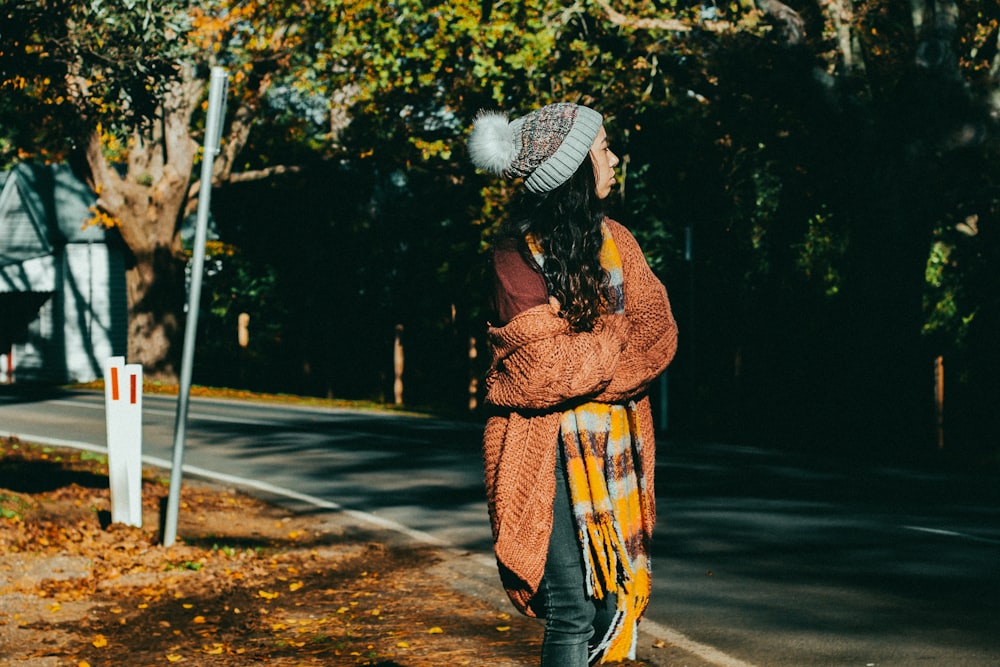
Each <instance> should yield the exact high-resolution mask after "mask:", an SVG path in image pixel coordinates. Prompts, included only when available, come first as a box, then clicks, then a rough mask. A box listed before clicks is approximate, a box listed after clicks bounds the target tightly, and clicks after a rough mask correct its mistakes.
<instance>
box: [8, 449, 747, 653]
mask: <svg viewBox="0 0 1000 667" xmlns="http://www.w3.org/2000/svg"><path fill="white" fill-rule="evenodd" d="M0 437H6V438H11V437H16V438H18V439H19V440H23V441H24V442H32V443H36V444H39V445H48V446H50V447H68V448H71V449H82V450H85V451H91V452H96V453H100V454H107V453H108V448H107V447H104V446H101V445H95V444H92V443H89V442H78V441H73V440H61V439H59V438H46V437H43V436H36V435H30V434H26V433H20V434H15V433H8V432H6V431H0ZM142 460H143V462H144V463H146V464H148V465H151V466H156V467H157V468H162V469H164V470H169V469H170V468H171V465H172V464H171V463H170V462H169V461H165V460H163V459H161V458H159V457H156V456H143V457H142ZM183 471H184V472H185V473H190V474H191V475H195V476H197V477H201V478H203V479H209V480H213V481H217V482H224V483H227V484H232V485H235V486H241V487H245V488H251V489H256V490H258V491H263V492H265V493H270V494H274V495H277V496H283V497H285V498H289V499H293V500H298V501H300V502H304V503H307V504H309V505H313V506H314V507H318V508H320V509H326V510H331V511H337V512H343V513H344V514H346V515H348V516H350V517H352V518H354V519H356V520H358V521H361V522H364V523H368V524H370V525H373V526H378V527H380V528H384V529H386V530H391V531H394V532H397V533H400V534H402V535H406V536H407V537H409V538H411V539H413V540H416V541H418V542H422V543H424V544H428V545H431V546H435V547H441V548H445V549H452V548H453V547H452V546H451V545H450V544H448V543H447V542H445V541H444V540H441V539H440V538H437V537H434V536H433V535H431V534H430V533H425V532H424V531H421V530H413V529H412V528H408V527H406V526H404V525H403V524H401V523H397V522H396V521H390V520H388V519H384V518H382V517H378V516H375V515H374V514H369V513H368V512H362V511H359V510H351V509H347V508H345V507H344V506H343V505H340V504H338V503H335V502H332V501H330V500H324V499H323V498H318V497H316V496H311V495H308V494H305V493H299V492H298V491H292V490H291V489H285V488H282V487H280V486H275V485H273V484H268V483H267V482H260V481H257V480H251V479H244V478H242V477H236V476H234V475H226V474H224V473H217V472H213V471H211V470H206V469H204V468H199V467H197V466H190V465H184V467H183ZM476 560H477V562H478V563H479V564H480V565H482V566H485V567H493V566H494V564H495V563H494V562H493V560H492V559H490V558H486V557H482V558H477V559H476ZM640 628H641V631H642V632H643V633H645V634H648V635H650V636H651V637H654V638H656V639H659V640H661V641H663V642H664V643H666V644H670V645H672V646H676V647H678V648H680V649H681V650H683V651H687V652H688V653H692V654H694V655H696V656H698V657H699V658H701V659H702V660H704V661H705V662H707V663H709V664H711V665H714V666H715V667H755V666H754V665H753V663H749V662H745V661H743V660H739V659H738V658H734V657H732V656H729V655H727V654H725V653H723V652H722V651H719V650H718V649H716V648H713V647H711V646H708V645H706V644H702V643H700V642H697V641H695V640H693V639H690V638H689V637H687V636H685V635H683V634H681V633H680V632H677V631H676V630H672V629H670V628H668V627H666V626H663V625H660V624H659V623H656V622H655V621H651V620H648V619H645V620H643V621H642V624H641V626H640Z"/></svg>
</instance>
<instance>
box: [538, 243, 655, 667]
mask: <svg viewBox="0 0 1000 667" xmlns="http://www.w3.org/2000/svg"><path fill="white" fill-rule="evenodd" d="M601 231H602V233H603V244H602V246H601V266H602V267H603V268H604V270H605V272H606V273H607V275H608V282H607V284H606V286H605V309H606V310H607V312H613V313H621V312H623V311H624V308H625V299H624V288H623V284H622V265H621V258H620V257H619V255H618V248H617V247H616V246H615V242H614V240H613V239H612V238H611V233H610V231H609V230H608V228H607V226H606V225H602V226H601ZM528 246H529V248H530V249H531V251H532V254H533V255H534V258H535V260H536V261H537V262H538V263H539V265H542V263H543V262H544V254H543V253H542V251H541V248H540V247H539V245H538V244H537V242H535V240H534V239H532V238H530V237H529V238H528ZM560 434H561V435H560V437H561V440H562V446H563V453H564V456H565V460H566V475H567V478H568V482H569V492H570V500H571V502H572V504H573V516H574V519H575V521H576V526H577V535H578V536H579V538H580V546H581V549H582V551H583V562H584V568H585V570H586V573H585V574H586V582H587V594H588V595H590V596H591V597H592V598H594V599H598V600H600V599H603V598H605V597H606V596H608V595H614V596H615V597H616V602H617V612H616V614H615V618H614V621H613V622H612V624H611V627H610V629H609V630H608V632H607V634H606V635H605V636H604V637H603V638H599V641H598V642H597V643H596V645H594V646H592V648H591V655H590V662H591V664H594V663H595V662H598V661H600V662H612V661H619V660H623V659H625V658H629V659H635V646H636V640H637V638H638V623H639V619H640V618H641V617H642V614H643V612H644V611H645V609H646V605H647V604H648V602H649V594H650V587H651V580H650V570H649V557H648V553H647V546H648V545H647V544H646V540H645V539H644V538H643V535H644V532H643V527H642V516H643V512H642V503H643V498H645V497H647V496H646V494H645V488H644V481H645V480H643V479H640V478H639V476H638V475H637V474H636V462H637V461H639V460H640V457H641V453H642V434H641V433H640V431H639V421H638V417H637V414H636V405H635V403H634V402H629V403H628V404H627V405H612V404H608V403H585V404H583V405H580V406H577V407H574V408H573V409H570V410H567V411H565V412H564V413H563V415H562V421H561V428H560Z"/></svg>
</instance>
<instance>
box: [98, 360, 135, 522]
mask: <svg viewBox="0 0 1000 667" xmlns="http://www.w3.org/2000/svg"><path fill="white" fill-rule="evenodd" d="M104 403H105V406H106V412H105V414H106V420H107V430H108V480H109V483H110V485H111V521H112V522H113V523H123V524H126V525H129V526H140V527H141V526H142V366H141V365H140V364H126V363H125V357H110V358H109V359H108V360H107V362H106V364H105V366H104Z"/></svg>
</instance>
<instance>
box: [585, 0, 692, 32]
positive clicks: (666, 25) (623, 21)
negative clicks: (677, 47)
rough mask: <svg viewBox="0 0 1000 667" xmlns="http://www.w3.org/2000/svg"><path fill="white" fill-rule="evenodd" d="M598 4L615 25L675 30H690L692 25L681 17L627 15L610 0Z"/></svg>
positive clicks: (601, 0)
mask: <svg viewBox="0 0 1000 667" xmlns="http://www.w3.org/2000/svg"><path fill="white" fill-rule="evenodd" d="M597 4H598V6H600V8H601V9H603V10H604V13H605V15H607V17H608V20H609V21H611V22H612V23H614V24H615V25H620V26H624V27H626V28H636V29H638V30H673V31H674V32H690V31H691V30H692V28H691V26H690V25H689V24H687V23H685V22H684V21H681V20H679V19H657V18H639V17H636V16H626V15H625V14H622V13H621V12H619V11H618V10H616V9H615V8H614V7H612V6H611V2H610V1H609V0H597Z"/></svg>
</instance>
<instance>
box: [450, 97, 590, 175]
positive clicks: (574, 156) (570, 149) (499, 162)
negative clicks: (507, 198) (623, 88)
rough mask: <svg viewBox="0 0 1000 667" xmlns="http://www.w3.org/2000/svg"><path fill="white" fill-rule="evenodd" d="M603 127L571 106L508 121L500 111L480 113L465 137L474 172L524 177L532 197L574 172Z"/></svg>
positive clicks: (552, 107)
mask: <svg viewBox="0 0 1000 667" xmlns="http://www.w3.org/2000/svg"><path fill="white" fill-rule="evenodd" d="M603 124H604V119H603V117H602V116H601V114H600V113H598V112H596V111H594V110H593V109H591V108H589V107H585V106H581V105H579V104H572V103H570V102H559V103H556V104H549V105H548V106H544V107H542V108H541V109H536V110H535V111H532V112H531V113H529V114H528V115H526V116H522V117H521V118H517V119H515V120H512V121H508V120H507V114H505V113H502V112H500V111H480V112H479V115H478V116H476V119H475V121H474V123H473V126H472V133H471V134H470V135H469V157H470V158H471V159H472V163H473V164H474V165H475V166H476V167H478V168H479V169H482V170H484V171H487V172H489V173H491V174H496V175H497V176H505V177H507V178H524V185H525V187H526V188H528V190H530V191H531V192H548V191H550V190H554V189H556V188H557V187H559V186H560V185H562V184H563V183H565V182H566V181H568V180H569V178H570V176H572V175H573V174H574V173H575V172H576V170H577V169H578V168H579V166H580V165H581V164H582V163H583V161H584V160H585V159H586V158H587V155H588V153H589V152H590V147H591V146H592V145H593V144H594V140H595V139H596V138H597V134H598V132H600V131H601V126H602V125H603Z"/></svg>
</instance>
